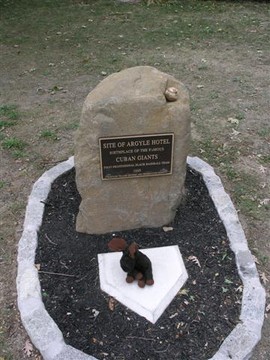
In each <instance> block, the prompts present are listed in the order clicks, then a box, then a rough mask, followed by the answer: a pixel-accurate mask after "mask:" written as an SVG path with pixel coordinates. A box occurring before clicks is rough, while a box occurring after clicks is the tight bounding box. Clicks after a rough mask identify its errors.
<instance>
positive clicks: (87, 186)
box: [75, 66, 190, 234]
mask: <svg viewBox="0 0 270 360" xmlns="http://www.w3.org/2000/svg"><path fill="white" fill-rule="evenodd" d="M168 89H169V95H170V91H171V90H172V96H173V98H172V99H171V98H170V96H167V95H166V97H167V98H166V97H165V92H166V90H168ZM175 92H176V93H177V94H176V97H175ZM167 93H168V91H167V92H166V94H167ZM168 99H169V100H170V101H168ZM173 100H174V101H173ZM189 117H190V112H189V95H188V92H187V90H186V88H185V86H184V85H183V84H182V83H180V82H179V81H177V80H176V79H175V78H173V77H172V76H170V75H168V74H165V73H162V72H160V71H158V70H157V69H155V68H153V67H148V66H139V67H134V68H129V69H126V70H123V71H121V72H119V73H115V74H112V75H110V76H108V77H107V78H106V79H104V80H103V81H102V82H101V83H100V84H99V85H98V86H97V87H96V88H95V89H94V90H93V91H92V92H91V93H90V94H89V95H88V96H87V98H86V100H85V102H84V106H83V110H82V116H81V122H80V126H79V129H78V131H77V134H76V138H75V168H76V183H77V188H78V191H79V193H80V195H81V198H82V201H81V204H80V209H79V213H78V216H77V223H76V226H77V231H79V232H84V233H96V234H100V233H106V232H115V231H121V230H127V229H133V228H140V227H159V226H162V225H165V224H168V223H169V222H170V221H172V220H173V218H174V216H175V211H176V208H177V207H178V205H179V204H180V202H181V199H182V197H183V193H184V180H185V175H186V158H187V154H188V149H189V143H190V119H189ZM167 133H170V134H174V144H173V147H174V148H173V162H172V173H171V174H168V173H167V174H166V176H165V175H163V174H162V173H161V174H158V173H154V174H149V175H156V176H148V175H147V176H146V177H143V176H138V177H129V176H127V177H121V176H120V177H118V178H112V179H110V178H107V179H105V180H103V179H102V177H101V149H100V142H99V139H100V138H104V137H105V138H106V137H113V138H114V137H128V136H130V137H132V136H137V135H141V136H142V137H143V136H145V135H150V136H151V135H155V134H167ZM138 151H139V150H138ZM144 151H147V149H146V150H144ZM151 151H152V150H151Z"/></svg>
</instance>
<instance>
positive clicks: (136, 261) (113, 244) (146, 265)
mask: <svg viewBox="0 0 270 360" xmlns="http://www.w3.org/2000/svg"><path fill="white" fill-rule="evenodd" d="M108 247H109V249H110V250H112V251H122V252H123V255H122V257H121V259H120V265H121V268H122V269H123V270H124V271H125V272H126V273H127V277H126V282H127V283H132V282H133V281H134V280H138V285H139V287H141V288H143V287H144V286H145V284H146V285H153V284H154V280H153V273H152V264H151V261H150V259H149V258H148V257H147V256H146V255H145V254H143V253H142V252H140V251H139V250H138V249H139V247H138V245H137V244H136V243H135V242H133V243H132V244H130V245H127V243H126V240H124V239H122V238H120V237H115V238H113V239H112V240H111V241H110V242H109V243H108Z"/></svg>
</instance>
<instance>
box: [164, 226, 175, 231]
mask: <svg viewBox="0 0 270 360" xmlns="http://www.w3.org/2000/svg"><path fill="white" fill-rule="evenodd" d="M162 229H163V231H165V232H168V231H172V230H173V227H171V226H163V228H162Z"/></svg>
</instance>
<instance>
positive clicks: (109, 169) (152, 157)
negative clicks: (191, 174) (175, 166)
mask: <svg viewBox="0 0 270 360" xmlns="http://www.w3.org/2000/svg"><path fill="white" fill-rule="evenodd" d="M173 143H174V134H173V133H165V134H153V135H134V136H123V137H105V138H100V139H99V148H100V163H101V177H102V179H103V180H111V179H119V178H126V177H141V176H144V177H146V176H160V175H170V174H172V163H173Z"/></svg>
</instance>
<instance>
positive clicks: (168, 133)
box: [98, 132, 174, 181]
mask: <svg viewBox="0 0 270 360" xmlns="http://www.w3.org/2000/svg"><path fill="white" fill-rule="evenodd" d="M162 135H171V136H172V151H171V167H170V172H167V173H166V174H162V173H151V174H150V173H149V174H142V175H140V174H138V175H132V174H130V175H126V176H125V175H120V176H119V177H116V176H115V177H109V178H106V177H104V176H103V163H102V149H101V140H115V139H128V138H141V137H144V136H145V137H155V136H162ZM98 144H99V159H100V176H101V180H103V181H110V180H123V179H138V178H145V177H153V176H168V175H172V173H173V162H174V133H173V132H167V133H156V134H136V135H123V136H120V135H117V136H104V137H103V136H102V137H99V138H98Z"/></svg>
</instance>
